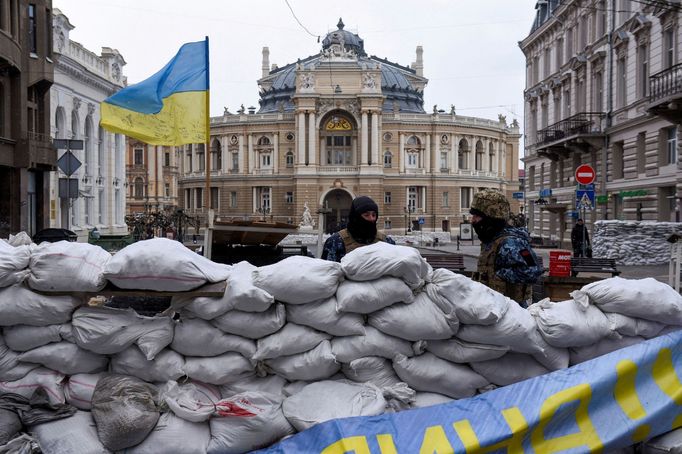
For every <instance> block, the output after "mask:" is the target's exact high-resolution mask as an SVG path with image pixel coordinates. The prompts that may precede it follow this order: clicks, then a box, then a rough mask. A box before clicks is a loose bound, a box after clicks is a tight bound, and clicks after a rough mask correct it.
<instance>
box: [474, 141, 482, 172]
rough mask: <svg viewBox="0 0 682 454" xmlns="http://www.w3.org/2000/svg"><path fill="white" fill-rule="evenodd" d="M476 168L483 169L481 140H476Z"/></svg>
mask: <svg viewBox="0 0 682 454" xmlns="http://www.w3.org/2000/svg"><path fill="white" fill-rule="evenodd" d="M475 168H476V170H483V142H481V141H480V140H479V141H478V142H476V167H475Z"/></svg>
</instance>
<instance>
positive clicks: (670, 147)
mask: <svg viewBox="0 0 682 454" xmlns="http://www.w3.org/2000/svg"><path fill="white" fill-rule="evenodd" d="M666 136H667V137H666V151H667V157H668V162H667V164H677V128H676V127H675V126H673V127H671V128H666Z"/></svg>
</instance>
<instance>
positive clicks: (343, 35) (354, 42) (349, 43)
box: [322, 18, 367, 56]
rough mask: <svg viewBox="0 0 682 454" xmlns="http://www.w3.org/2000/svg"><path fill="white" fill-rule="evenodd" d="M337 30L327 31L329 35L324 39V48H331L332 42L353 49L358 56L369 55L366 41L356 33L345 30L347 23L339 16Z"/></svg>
mask: <svg viewBox="0 0 682 454" xmlns="http://www.w3.org/2000/svg"><path fill="white" fill-rule="evenodd" d="M336 26H337V27H338V29H337V30H334V31H333V32H329V33H327V36H325V37H324V39H323V40H322V50H323V51H325V50H327V49H329V48H330V47H331V46H332V44H339V45H342V46H343V47H344V48H345V49H346V50H349V51H350V50H352V51H353V52H355V53H356V54H357V55H358V56H364V55H367V54H366V53H365V42H364V41H363V40H362V39H361V38H360V37H359V36H358V35H356V34H355V33H351V32H349V31H348V30H344V29H343V27H345V24H344V23H343V20H341V18H339V23H338V24H336Z"/></svg>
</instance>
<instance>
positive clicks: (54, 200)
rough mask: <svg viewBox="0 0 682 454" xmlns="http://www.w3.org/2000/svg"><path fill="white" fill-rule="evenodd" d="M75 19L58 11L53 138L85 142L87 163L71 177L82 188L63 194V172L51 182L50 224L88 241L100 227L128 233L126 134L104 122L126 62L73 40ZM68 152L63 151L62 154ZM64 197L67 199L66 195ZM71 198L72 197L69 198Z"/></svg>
mask: <svg viewBox="0 0 682 454" xmlns="http://www.w3.org/2000/svg"><path fill="white" fill-rule="evenodd" d="M73 28H74V27H73V25H71V23H70V22H69V19H68V18H67V17H66V16H65V15H64V14H62V13H61V12H60V11H59V10H58V9H55V10H54V25H53V41H54V54H55V57H56V61H57V62H56V68H55V83H54V85H53V87H52V89H51V100H52V102H51V113H50V118H52V119H54V120H53V123H52V136H53V137H54V138H57V139H80V140H83V150H76V151H72V153H73V155H74V156H75V157H76V158H77V159H78V160H79V161H80V162H81V166H80V167H79V168H78V170H77V171H76V172H75V173H74V174H73V175H72V176H71V178H72V179H77V182H78V190H77V191H75V194H74V193H72V192H73V191H68V190H67V192H66V193H64V192H63V191H62V194H61V196H60V191H59V182H60V180H62V182H64V181H65V178H66V175H65V174H64V173H63V172H62V171H61V170H59V171H57V172H53V175H52V178H51V184H50V206H51V209H50V225H51V226H52V227H62V228H69V229H70V230H73V231H74V232H75V233H77V234H78V236H79V241H87V234H88V231H89V230H92V229H93V228H94V227H97V229H98V230H99V231H100V232H101V233H102V234H121V233H126V232H127V227H126V224H125V203H126V200H125V190H126V189H125V188H126V186H127V184H126V175H125V160H124V159H125V157H124V153H125V139H126V138H125V136H122V135H121V134H112V133H110V132H108V131H105V130H104V129H102V127H100V126H99V119H100V113H99V105H100V102H101V101H103V100H104V99H105V98H107V97H108V96H110V95H111V94H113V93H114V92H116V91H118V90H120V89H121V88H122V87H124V86H125V85H126V79H125V77H124V76H123V74H122V67H123V65H125V60H123V57H122V56H121V55H120V54H119V53H118V51H117V50H115V49H110V48H108V47H103V48H102V53H101V55H96V54H95V53H93V52H91V51H89V50H88V49H86V48H84V47H83V46H82V45H81V44H79V43H77V42H75V41H71V40H70V39H69V32H70V31H71V30H73ZM65 152H66V151H65V150H58V156H59V157H61V156H62V155H63V154H64V153H65ZM62 196H63V197H62ZM68 196H71V197H68Z"/></svg>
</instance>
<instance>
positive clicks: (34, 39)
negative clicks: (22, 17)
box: [28, 3, 38, 54]
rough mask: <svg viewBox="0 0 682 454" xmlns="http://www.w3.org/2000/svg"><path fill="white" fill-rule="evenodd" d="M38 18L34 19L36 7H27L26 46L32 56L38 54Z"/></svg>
mask: <svg viewBox="0 0 682 454" xmlns="http://www.w3.org/2000/svg"><path fill="white" fill-rule="evenodd" d="M37 28H38V18H37V17H36V5H35V4H33V3H29V5H28V45H29V50H30V52H31V53H32V54H37V53H38V36H37V35H38V33H37Z"/></svg>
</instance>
